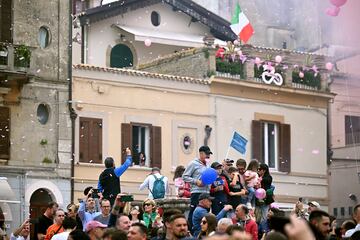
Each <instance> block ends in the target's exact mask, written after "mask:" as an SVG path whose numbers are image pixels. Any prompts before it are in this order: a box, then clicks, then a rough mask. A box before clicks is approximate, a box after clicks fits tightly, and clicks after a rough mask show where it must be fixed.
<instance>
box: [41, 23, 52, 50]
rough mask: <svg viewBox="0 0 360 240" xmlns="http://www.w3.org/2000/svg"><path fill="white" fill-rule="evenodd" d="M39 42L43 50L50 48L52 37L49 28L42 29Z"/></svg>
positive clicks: (43, 27)
mask: <svg viewBox="0 0 360 240" xmlns="http://www.w3.org/2000/svg"><path fill="white" fill-rule="evenodd" d="M38 41H39V45H40V47H41V48H46V47H47V46H49V44H50V41H51V35H50V30H49V28H48V27H45V26H42V27H40V29H39V36H38Z"/></svg>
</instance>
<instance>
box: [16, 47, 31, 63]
mask: <svg viewBox="0 0 360 240" xmlns="http://www.w3.org/2000/svg"><path fill="white" fill-rule="evenodd" d="M14 53H15V60H14V65H15V66H16V67H25V68H28V67H30V58H31V51H30V49H29V47H27V46H25V45H20V46H17V47H16V48H15V51H14Z"/></svg>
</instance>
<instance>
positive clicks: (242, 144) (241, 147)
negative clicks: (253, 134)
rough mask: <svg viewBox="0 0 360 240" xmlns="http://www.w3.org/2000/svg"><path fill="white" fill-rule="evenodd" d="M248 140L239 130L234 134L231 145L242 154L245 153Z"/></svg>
mask: <svg viewBox="0 0 360 240" xmlns="http://www.w3.org/2000/svg"><path fill="white" fill-rule="evenodd" d="M247 142H248V140H246V138H244V137H243V136H241V135H240V134H238V133H237V132H234V136H233V138H232V140H231V143H230V146H231V147H233V148H234V149H235V150H236V151H238V152H240V153H241V154H245V152H246V144H247Z"/></svg>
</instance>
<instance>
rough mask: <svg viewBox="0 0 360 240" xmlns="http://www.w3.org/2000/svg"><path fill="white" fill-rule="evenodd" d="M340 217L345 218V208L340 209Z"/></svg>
mask: <svg viewBox="0 0 360 240" xmlns="http://www.w3.org/2000/svg"><path fill="white" fill-rule="evenodd" d="M340 215H341V216H345V208H344V207H341V208H340Z"/></svg>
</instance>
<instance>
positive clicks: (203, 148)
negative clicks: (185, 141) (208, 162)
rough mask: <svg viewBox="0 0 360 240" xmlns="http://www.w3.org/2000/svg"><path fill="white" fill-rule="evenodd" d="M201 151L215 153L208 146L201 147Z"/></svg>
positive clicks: (207, 153)
mask: <svg viewBox="0 0 360 240" xmlns="http://www.w3.org/2000/svg"><path fill="white" fill-rule="evenodd" d="M199 152H204V153H205V154H206V155H209V154H213V153H212V152H211V150H210V148H209V147H208V146H202V147H200V148H199Z"/></svg>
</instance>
